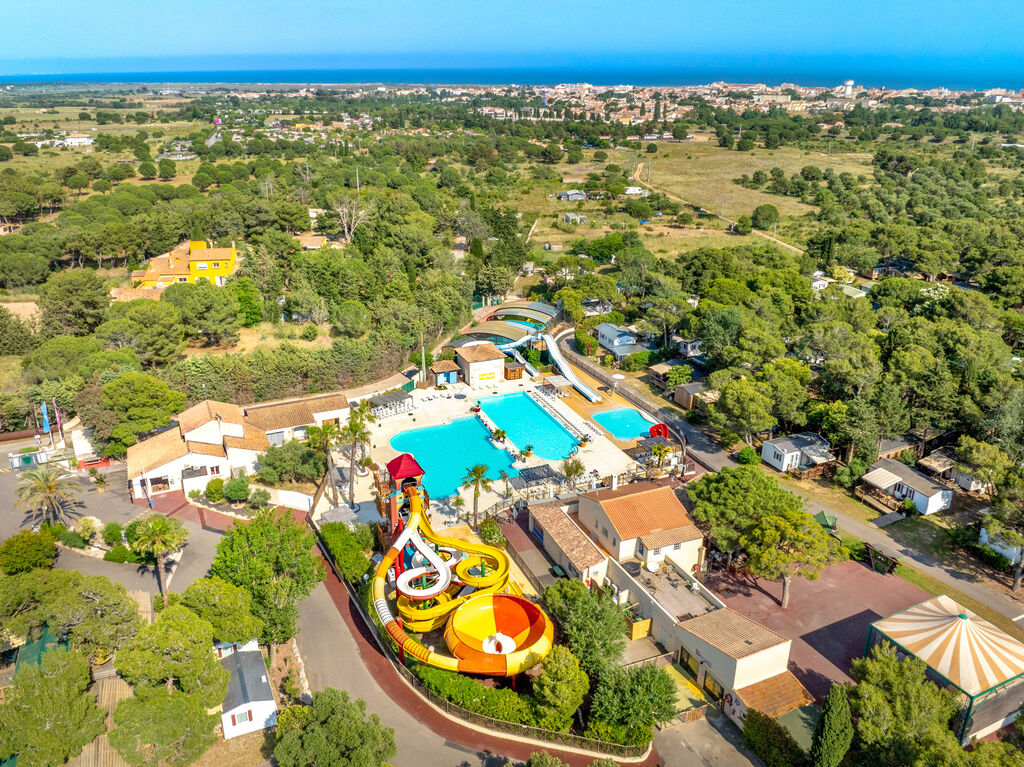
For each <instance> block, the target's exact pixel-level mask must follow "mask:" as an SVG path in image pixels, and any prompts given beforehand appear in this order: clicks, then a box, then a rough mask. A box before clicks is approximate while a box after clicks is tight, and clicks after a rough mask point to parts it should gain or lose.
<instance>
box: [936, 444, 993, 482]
mask: <svg viewBox="0 0 1024 767" xmlns="http://www.w3.org/2000/svg"><path fill="white" fill-rule="evenodd" d="M917 465H918V466H920V467H921V468H922V469H926V470H927V471H929V472H930V473H931V474H932V475H933V476H936V477H939V478H940V479H944V480H946V481H949V482H955V483H956V484H957V485H959V486H960V487H962V488H963V489H964V490H966V491H967V492H968V493H991V492H992V491H993V490H994V489H995V488H993V487H992V485H991V484H989V483H986V482H982V481H981V480H980V479H976V478H975V477H974V475H972V474H971V473H970V472H969V471H965V470H964V469H963V468H962V467H960V466H959V465H958V464H957V461H956V456H955V455H954V451H953V448H952V447H949V446H946V447H940V448H939V449H938V450H936V451H935V452H933V453H932V454H931V455H929V456H926V457H925V458H921V459H920V460H918V462H917Z"/></svg>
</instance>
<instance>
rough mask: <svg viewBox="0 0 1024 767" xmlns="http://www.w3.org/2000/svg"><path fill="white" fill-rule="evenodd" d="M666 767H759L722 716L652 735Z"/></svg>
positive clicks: (758, 763)
mask: <svg viewBox="0 0 1024 767" xmlns="http://www.w3.org/2000/svg"><path fill="white" fill-rule="evenodd" d="M654 746H655V748H657V749H658V754H659V755H660V756H661V758H662V760H663V763H664V764H665V765H666V767H674V766H675V765H679V766H680V767H682V765H686V767H698V765H702V766H703V767H760V765H761V762H759V761H758V760H757V758H756V757H755V756H754V755H753V754H751V753H750V751H748V750H747V747H746V746H745V745H743V736H742V735H740V731H739V729H737V728H736V727H735V726H734V725H733V724H732V723H731V722H729V721H728V720H727V719H726V717H725V715H724V714H718V715H716V716H714V717H713V718H711V719H700V720H698V721H696V722H689V723H687V724H680V725H678V726H676V727H673V728H671V729H668V730H662V731H661V732H659V733H657V734H655V736H654Z"/></svg>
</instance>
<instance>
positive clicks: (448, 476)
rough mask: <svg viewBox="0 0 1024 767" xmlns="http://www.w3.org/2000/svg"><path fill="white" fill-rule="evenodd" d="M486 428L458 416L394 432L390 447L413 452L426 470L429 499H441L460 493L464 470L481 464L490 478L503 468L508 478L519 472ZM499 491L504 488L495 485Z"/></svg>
mask: <svg viewBox="0 0 1024 767" xmlns="http://www.w3.org/2000/svg"><path fill="white" fill-rule="evenodd" d="M489 437H490V434H489V433H488V431H487V427H486V426H484V425H483V424H482V423H480V420H479V419H478V418H476V417H475V416H468V417H466V418H457V419H455V420H453V421H452V422H451V423H449V424H444V425H441V426H428V427H426V428H424V429H413V430H411V431H404V432H402V433H401V434H396V435H395V436H394V437H392V438H391V447H393V448H394V449H395V450H397V451H398V452H400V453H412V455H413V457H414V458H415V459H416V461H417V462H418V463H419V465H420V466H422V467H423V470H424V471H425V472H426V474H425V476H424V477H423V484H424V485H426V488H427V492H429V493H430V497H431V498H436V499H437V500H441V499H442V498H447V497H449V496H452V495H455V494H456V493H458V492H459V485H460V484H462V478H463V477H464V476H466V469H468V468H469V467H471V466H475V465H476V464H478V463H482V464H484V465H485V466H487V468H488V472H487V476H488V477H489V478H490V479H494V480H497V479H500V477H501V472H502V470H504V471H506V472H508V475H509V476H510V477H516V476H518V475H519V472H518V471H516V470H515V469H513V468H512V459H511V458H510V457H509V454H508V453H506V452H505V451H504V450H498V449H497V448H496V447H494V446H493V445H492V444H491V443H490V442H489V441H488V438H489ZM496 489H497V490H499V492H500V491H501V490H502V489H503V488H500V487H499V488H496Z"/></svg>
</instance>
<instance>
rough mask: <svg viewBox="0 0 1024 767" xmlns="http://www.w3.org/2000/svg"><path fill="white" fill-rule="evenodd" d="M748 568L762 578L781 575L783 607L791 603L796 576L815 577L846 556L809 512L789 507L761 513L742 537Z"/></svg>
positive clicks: (808, 578) (741, 541)
mask: <svg viewBox="0 0 1024 767" xmlns="http://www.w3.org/2000/svg"><path fill="white" fill-rule="evenodd" d="M740 545H742V546H743V548H745V549H746V550H747V554H748V555H749V558H748V559H747V568H748V569H749V570H750V572H751V573H753V574H754V575H756V576H758V577H761V578H770V579H772V580H776V579H778V578H781V579H782V608H783V609H785V608H787V607H789V589H790V586H791V585H792V582H793V576H800V577H801V578H806V579H807V580H811V581H813V580H815V579H817V578H818V576H819V575H821V571H822V570H824V569H825V568H826V567H828V566H829V565H831V564H832V563H833V562H835V561H837V560H839V559H842V558H845V554H844V551H843V549H842V547H841V545H840V543H839V541H837V540H836V539H835V538H833V537H832V536H830V535H829V534H828V533H826V532H825V529H824V528H823V527H822V526H821V525H819V524H818V522H817V521H816V520H815V519H814V517H812V516H811V515H810V514H806V513H804V512H803V511H796V510H790V509H787V510H785V511H781V512H779V513H776V514H768V515H765V516H762V517H761V518H760V519H759V520H758V521H757V522H755V523H754V525H753V527H752V528H751V529H750V530H749V531H748V532H747V533H746V534H745V535H744V536H743V537H742V538H740Z"/></svg>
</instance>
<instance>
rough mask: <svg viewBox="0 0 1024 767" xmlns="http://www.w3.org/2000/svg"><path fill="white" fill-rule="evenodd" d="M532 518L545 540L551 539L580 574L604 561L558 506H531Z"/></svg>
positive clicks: (600, 554)
mask: <svg viewBox="0 0 1024 767" xmlns="http://www.w3.org/2000/svg"><path fill="white" fill-rule="evenodd" d="M530 516H532V517H533V518H534V520H535V521H536V522H539V523H540V526H541V528H543V530H544V540H547V539H548V538H549V537H550V539H551V540H552V541H553V542H554V543H555V544H557V545H558V548H560V549H561V550H562V551H564V552H565V555H566V556H567V557H568V558H569V561H570V562H571V563H572V566H573V567H575V568H576V569H577V570H578V571H579V572H583V571H584V570H585V569H586V568H588V567H593V566H594V565H596V564H600V563H601V562H603V561H604V554H602V553H601V552H600V551H598V549H597V547H596V546H595V545H594V544H593V543H592V542H591V540H590V538H588V537H587V535H586V534H585V533H584V532H583V531H582V530H580V528H579V527H577V526H576V523H575V522H573V521H572V520H571V519H569V517H568V516H567V515H566V513H565V512H564V511H562V509H561V507H559V506H558V505H557V504H546V505H544V506H531V507H530Z"/></svg>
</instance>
